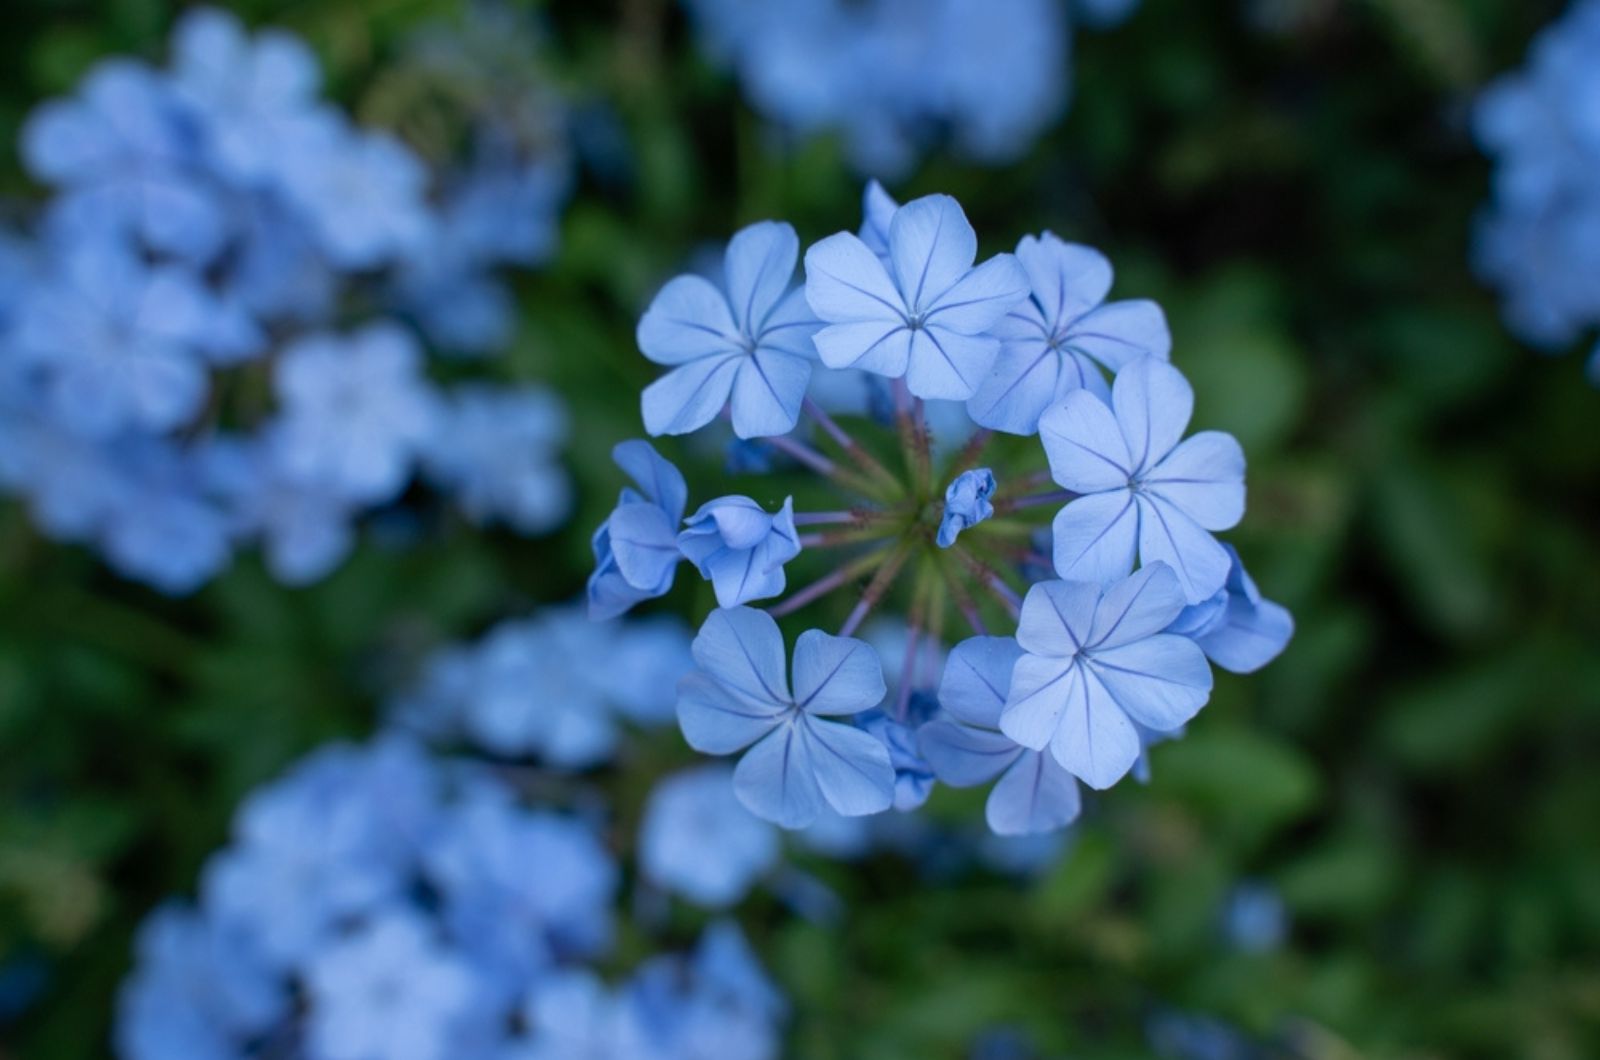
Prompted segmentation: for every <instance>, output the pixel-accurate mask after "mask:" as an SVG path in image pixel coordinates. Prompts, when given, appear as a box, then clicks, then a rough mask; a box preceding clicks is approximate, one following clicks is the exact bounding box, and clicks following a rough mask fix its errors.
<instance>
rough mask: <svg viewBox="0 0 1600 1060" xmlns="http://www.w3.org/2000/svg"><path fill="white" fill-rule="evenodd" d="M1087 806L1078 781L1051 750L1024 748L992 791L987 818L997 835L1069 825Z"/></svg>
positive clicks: (1026, 833) (1046, 830) (986, 812)
mask: <svg viewBox="0 0 1600 1060" xmlns="http://www.w3.org/2000/svg"><path fill="white" fill-rule="evenodd" d="M1082 808H1083V798H1082V796H1081V795H1080V794H1079V793H1078V782H1077V781H1076V780H1074V779H1073V778H1072V774H1071V773H1068V772H1067V771H1066V770H1065V769H1063V768H1061V766H1060V765H1059V764H1058V763H1057V762H1056V760H1055V759H1054V758H1052V757H1051V756H1050V755H1049V754H1048V753H1046V752H1042V751H1024V752H1022V754H1021V756H1020V757H1018V758H1017V760H1016V763H1015V764H1014V765H1012V767H1011V768H1010V769H1008V770H1006V772H1005V775H1004V776H1002V777H1001V778H1000V781H999V783H997V784H995V786H994V790H993V791H991V792H989V801H988V802H987V803H986V804H985V806H984V818H985V820H987V821H988V822H989V827H990V828H991V829H992V830H993V831H994V833H995V834H996V835H1033V834H1035V833H1038V832H1053V831H1055V830H1056V829H1058V828H1065V827H1066V826H1067V825H1069V824H1071V823H1072V822H1073V821H1074V820H1076V819H1077V816H1078V813H1079V812H1080V811H1081V810H1082Z"/></svg>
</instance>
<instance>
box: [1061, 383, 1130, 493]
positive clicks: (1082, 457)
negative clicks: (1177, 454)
mask: <svg viewBox="0 0 1600 1060" xmlns="http://www.w3.org/2000/svg"><path fill="white" fill-rule="evenodd" d="M1039 442H1040V444H1042V445H1043V446H1044V452H1045V456H1047V457H1048V458H1049V460H1050V477H1051V478H1053V479H1055V480H1056V482H1057V483H1059V484H1060V485H1061V486H1063V487H1065V488H1067V489H1069V490H1073V491H1075V492H1077V493H1100V492H1102V491H1104V490H1112V489H1120V488H1122V487H1125V486H1127V485H1128V481H1129V479H1130V478H1131V477H1132V475H1133V469H1134V462H1133V459H1132V457H1130V456H1129V453H1128V446H1127V443H1126V441H1124V439H1123V434H1122V429H1121V428H1120V427H1119V426H1118V424H1117V418H1116V416H1115V415H1114V414H1113V413H1112V411H1111V409H1110V407H1109V406H1107V405H1106V404H1105V403H1104V402H1103V401H1101V400H1100V399H1099V398H1097V397H1095V396H1094V395H1093V394H1092V393H1090V392H1089V391H1087V390H1074V391H1072V392H1071V393H1070V394H1068V395H1067V396H1066V397H1064V398H1063V399H1062V400H1061V403H1060V404H1059V405H1056V406H1054V407H1052V408H1050V409H1047V410H1046V411H1045V413H1044V414H1043V415H1042V416H1040V417H1039Z"/></svg>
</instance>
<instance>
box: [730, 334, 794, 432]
mask: <svg viewBox="0 0 1600 1060" xmlns="http://www.w3.org/2000/svg"><path fill="white" fill-rule="evenodd" d="M810 341H811V340H810V339H809V338H808V339H807V340H806V342H807V343H808V344H809V343H810ZM810 382H811V362H810V361H809V360H806V359H804V358H801V357H795V356H793V355H791V354H788V353H781V352H778V351H777V350H769V349H766V348H764V347H758V348H757V349H756V351H755V353H754V354H752V355H750V356H748V357H743V358H740V362H739V370H738V374H737V375H736V376H735V377H734V381H733V433H734V434H737V435H738V436H739V437H740V438H766V437H769V436H771V435H775V434H788V433H789V432H790V431H792V430H794V425H795V423H796V422H797V421H798V420H799V419H800V403H801V401H802V400H803V399H804V398H805V396H806V385H807V384H808V383H810Z"/></svg>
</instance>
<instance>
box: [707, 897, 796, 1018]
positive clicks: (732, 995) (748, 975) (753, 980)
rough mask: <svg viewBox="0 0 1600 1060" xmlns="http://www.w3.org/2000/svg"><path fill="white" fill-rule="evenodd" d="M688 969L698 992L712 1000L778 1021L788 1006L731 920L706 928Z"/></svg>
mask: <svg viewBox="0 0 1600 1060" xmlns="http://www.w3.org/2000/svg"><path fill="white" fill-rule="evenodd" d="M691 968H692V970H693V972H694V975H695V978H696V980H697V981H698V982H699V984H700V988H701V990H702V991H704V992H705V993H706V994H708V995H710V996H711V997H713V998H715V999H717V1000H719V1001H721V1002H724V1003H726V1004H728V1005H731V1006H734V1007H737V1008H741V1009H744V1010H746V1011H748V1012H755V1013H760V1014H761V1015H764V1016H766V1017H767V1018H768V1019H771V1020H779V1019H782V1018H783V1017H784V1015H785V1014H786V1013H787V1012H788V1009H789V1006H788V1004H787V1003H786V1002H785V1001H784V999H783V994H781V993H780V992H779V991H778V988H777V987H776V986H774V985H773V983H772V980H771V979H769V978H768V977H767V973H766V972H765V971H764V970H763V969H762V967H761V962H760V961H759V960H757V959H756V954H755V951H754V950H752V949H751V948H750V940H749V939H747V938H745V934H744V932H743V931H741V930H739V925H738V924H737V923H736V922H734V921H732V920H715V921H712V922H711V924H709V925H708V926H707V927H706V929H705V932H704V933H703V934H701V936H700V942H699V944H698V945H697V946H695V950H694V956H693V958H692V962H691Z"/></svg>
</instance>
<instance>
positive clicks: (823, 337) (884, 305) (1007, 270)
mask: <svg viewBox="0 0 1600 1060" xmlns="http://www.w3.org/2000/svg"><path fill="white" fill-rule="evenodd" d="M888 251H889V253H888V260H887V262H885V261H883V260H880V259H879V257H878V256H877V255H876V254H874V253H873V252H872V249H871V248H870V247H868V245H867V244H866V243H864V242H862V241H861V238H860V237H859V236H856V235H852V234H851V233H849V232H838V233H835V234H834V235H831V236H829V237H828V238H826V239H824V240H822V241H821V242H819V243H817V244H815V245H814V246H812V247H811V248H810V249H809V250H807V251H806V287H805V291H806V298H807V300H808V301H809V302H810V303H811V308H812V310H814V311H815V312H816V314H817V316H818V317H820V318H821V319H822V320H824V321H825V322H827V325H828V326H827V327H824V328H823V329H822V330H821V331H818V332H817V333H816V335H815V336H814V338H813V341H814V342H815V343H816V348H817V353H818V354H819V355H820V356H821V358H822V363H823V364H825V365H827V366H828V367H830V368H861V369H864V370H865V371H868V372H875V373H876V374H878V375H883V376H888V377H889V378H891V379H898V378H900V377H902V376H904V377H905V381H906V386H907V387H908V388H909V389H910V391H911V393H913V394H915V395H917V396H918V397H922V398H952V399H956V400H963V399H966V398H969V397H971V396H972V394H973V391H974V390H976V389H977V387H978V384H979V383H980V382H982V381H983V377H984V376H985V375H987V374H988V372H989V369H990V368H991V367H992V366H993V365H994V360H995V356H996V354H997V353H998V352H999V349H1000V341H999V340H998V339H996V338H995V337H994V336H992V335H990V334H989V330H990V329H991V328H992V327H994V325H995V324H996V323H997V322H998V321H999V320H1000V318H1001V317H1003V316H1005V315H1006V313H1007V312H1009V311H1010V310H1011V308H1012V307H1013V306H1015V305H1016V304H1017V303H1018V302H1020V301H1022V300H1023V299H1024V298H1026V297H1028V278H1027V275H1026V274H1025V273H1024V272H1023V270H1022V266H1020V265H1018V264H1017V259H1016V258H1014V257H1012V256H1011V255H1010V254H997V255H995V256H994V257H992V258H990V259H989V260H988V261H986V262H984V263H983V264H982V265H979V266H977V267H976V268H974V267H973V264H972V263H973V261H974V260H975V259H976V258H977V254H978V237H977V235H976V233H974V232H973V230H972V225H971V224H970V223H968V221H967V216H966V214H964V213H963V212H962V211H961V206H960V204H959V203H957V202H956V201H955V200H954V199H952V198H951V197H950V196H948V195H928V196H925V197H924V198H921V199H917V200H914V201H913V202H909V203H907V204H906V205H904V206H902V207H900V209H898V210H896V211H895V213H894V219H893V220H892V221H891V222H890V223H889V240H888Z"/></svg>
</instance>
